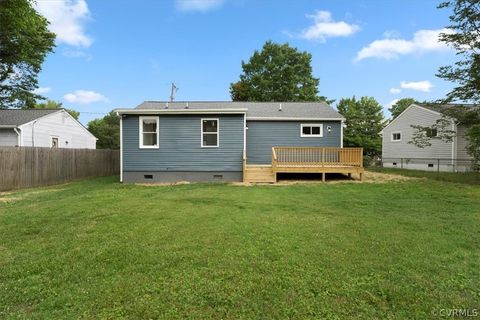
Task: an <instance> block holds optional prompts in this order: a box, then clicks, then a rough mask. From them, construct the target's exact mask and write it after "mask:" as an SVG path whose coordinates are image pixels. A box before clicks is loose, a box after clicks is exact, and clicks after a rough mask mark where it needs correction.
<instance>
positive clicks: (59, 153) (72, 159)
mask: <svg viewBox="0 0 480 320" xmlns="http://www.w3.org/2000/svg"><path fill="white" fill-rule="evenodd" d="M119 170H120V153H119V151H118V150H102V149H51V148H37V147H0V191H4V190H11V189H21V188H30V187H40V186H47V185H53V184H59V183H65V182H68V181H72V180H76V179H82V178H88V177H98V176H108V175H114V174H118V173H119Z"/></svg>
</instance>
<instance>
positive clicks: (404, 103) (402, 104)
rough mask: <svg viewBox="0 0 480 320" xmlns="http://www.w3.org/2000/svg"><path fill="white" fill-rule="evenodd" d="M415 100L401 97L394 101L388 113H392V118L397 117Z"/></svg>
mask: <svg viewBox="0 0 480 320" xmlns="http://www.w3.org/2000/svg"><path fill="white" fill-rule="evenodd" d="M416 102H417V101H416V100H415V99H413V98H402V99H400V100H398V101H397V102H395V103H394V104H393V105H392V106H391V107H390V108H389V109H388V111H390V113H391V114H392V120H393V119H395V118H396V117H398V116H399V115H400V113H402V112H403V111H405V109H407V108H408V107H409V106H411V105H412V104H414V103H416Z"/></svg>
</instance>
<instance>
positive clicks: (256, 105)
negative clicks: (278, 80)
mask: <svg viewBox="0 0 480 320" xmlns="http://www.w3.org/2000/svg"><path fill="white" fill-rule="evenodd" d="M116 111H117V113H118V115H119V116H120V117H121V121H120V130H121V134H120V136H121V138H120V139H121V181H124V182H175V181H246V182H275V181H276V177H277V173H279V172H320V173H322V174H323V178H324V177H325V175H324V174H325V173H328V172H341V173H348V174H352V173H358V174H360V176H361V174H362V173H363V167H362V166H361V162H362V161H361V149H360V148H343V143H342V140H343V121H344V118H343V117H342V116H341V115H340V114H339V113H338V112H337V111H335V110H334V109H333V108H331V107H330V106H329V105H327V104H325V103H321V102H308V103H307V102H282V103H279V102H156V101H146V102H144V103H142V104H140V105H139V106H137V107H136V108H134V109H118V110H116Z"/></svg>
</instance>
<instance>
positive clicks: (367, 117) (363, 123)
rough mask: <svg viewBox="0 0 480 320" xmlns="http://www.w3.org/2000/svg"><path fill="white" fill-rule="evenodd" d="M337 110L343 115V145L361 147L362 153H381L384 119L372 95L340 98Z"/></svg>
mask: <svg viewBox="0 0 480 320" xmlns="http://www.w3.org/2000/svg"><path fill="white" fill-rule="evenodd" d="M337 109H338V112H340V114H341V115H343V116H344V117H345V129H344V131H343V145H344V146H345V147H362V148H363V151H364V154H365V155H368V156H371V157H374V156H378V155H380V154H381V151H382V138H381V136H380V131H382V129H383V127H384V125H385V120H384V117H383V109H382V106H381V105H380V103H378V102H377V101H376V100H375V99H374V98H372V97H361V98H360V100H357V99H356V98H355V97H352V98H344V99H340V101H339V103H338V105H337Z"/></svg>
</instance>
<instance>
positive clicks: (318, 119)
mask: <svg viewBox="0 0 480 320" xmlns="http://www.w3.org/2000/svg"><path fill="white" fill-rule="evenodd" d="M247 120H250V121H253V120H258V121H282V120H284V121H345V118H305V117H303V118H295V117H248V116H247Z"/></svg>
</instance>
